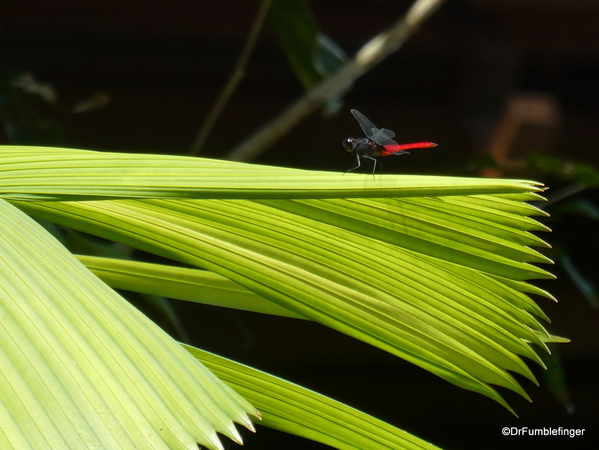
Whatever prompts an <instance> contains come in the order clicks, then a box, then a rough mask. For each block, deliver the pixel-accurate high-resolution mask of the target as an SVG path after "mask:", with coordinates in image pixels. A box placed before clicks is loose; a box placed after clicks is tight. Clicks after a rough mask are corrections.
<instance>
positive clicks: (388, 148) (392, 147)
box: [381, 142, 437, 156]
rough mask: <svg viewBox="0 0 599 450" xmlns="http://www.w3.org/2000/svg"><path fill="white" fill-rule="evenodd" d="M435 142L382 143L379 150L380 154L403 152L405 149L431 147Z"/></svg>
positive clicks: (434, 145)
mask: <svg viewBox="0 0 599 450" xmlns="http://www.w3.org/2000/svg"><path fill="white" fill-rule="evenodd" d="M436 146H437V144H435V143H434V142H414V143H413V144H388V145H383V146H382V147H383V150H381V156H389V155H394V154H395V153H399V152H403V151H405V150H411V149H413V148H431V147H436Z"/></svg>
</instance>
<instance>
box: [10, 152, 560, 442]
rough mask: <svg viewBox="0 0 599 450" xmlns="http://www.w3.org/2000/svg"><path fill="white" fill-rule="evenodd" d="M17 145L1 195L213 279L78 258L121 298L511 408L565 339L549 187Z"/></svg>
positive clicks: (29, 209)
mask: <svg viewBox="0 0 599 450" xmlns="http://www.w3.org/2000/svg"><path fill="white" fill-rule="evenodd" d="M19 148H20V149H21V151H20V152H19V151H18V149H19ZM19 148H10V149H8V150H7V152H6V153H3V154H2V155H3V156H0V197H4V198H6V199H8V200H9V201H10V202H11V203H13V204H14V205H15V206H17V207H19V208H20V209H22V210H23V211H25V212H26V213H28V214H30V215H32V216H34V217H38V218H42V219H46V220H49V221H52V222H55V223H58V224H61V225H65V226H69V227H72V228H74V229H77V230H81V231H84V232H86V233H89V234H94V235H97V236H101V237H103V238H106V239H110V240H114V241H117V242H121V243H124V244H128V245H130V246H132V247H134V248H138V249H141V250H144V251H147V252H151V253H154V254H156V255H160V256H163V257H166V258H170V259H172V260H174V261H178V262H183V263H186V264H189V265H192V266H195V267H197V268H199V269H202V270H194V269H180V268H177V267H170V266H158V265H144V264H140V263H134V262H121V263H114V264H113V263H112V262H111V261H110V260H102V259H99V258H89V257H81V258H80V259H81V261H82V262H84V263H85V264H86V265H88V267H89V268H90V269H91V270H92V271H94V272H95V273H96V274H97V275H98V276H100V277H101V278H103V279H104V280H105V281H106V282H107V283H108V284H109V285H111V286H114V287H118V288H123V289H130V290H137V291H139V292H146V293H157V294H160V295H167V296H170V297H173V298H181V299H188V300H193V301H199V300H200V299H201V298H204V297H207V298H206V300H205V301H206V302H207V303H210V304H221V305H223V306H228V307H238V308H241V309H247V310H251V311H262V312H267V313H269V314H279V315H286V316H288V317H301V318H304V319H310V320H314V321H317V322H319V323H322V324H323V325H326V326H328V327H331V328H333V329H336V330H338V331H340V332H343V333H346V334H348V335H350V336H353V337H355V338H357V339H361V340H363V341H364V342H367V343H370V344H371V345H374V346H377V347H379V348H381V349H383V350H385V351H388V352H390V353H392V354H394V355H397V356H398V357H401V358H403V359H405V360H407V361H410V362H412V363H414V364H416V365H418V366H420V367H423V368H425V369H426V370H429V371H431V372H432V373H435V374H437V375H438V376H440V377H442V378H444V379H446V380H448V381H450V382H452V383H454V384H456V385H458V386H460V387H462V388H465V389H470V390H473V391H476V392H479V393H481V394H483V395H486V396H488V397H490V398H492V399H494V400H496V401H498V402H500V403H501V404H503V405H504V406H505V407H506V408H508V409H509V408H510V407H509V405H507V403H506V402H505V401H504V400H503V398H502V397H501V395H500V394H499V393H498V392H497V391H496V390H495V388H494V387H493V386H502V387H505V388H508V389H511V390H513V391H515V392H518V393H519V394H520V395H522V396H524V397H525V398H528V396H527V394H526V392H525V391H524V390H523V389H522V387H521V386H520V384H519V383H518V382H517V381H516V379H515V378H514V377H513V376H512V375H511V372H514V373H518V374H520V375H522V376H524V377H526V378H529V379H531V380H533V381H535V379H534V376H533V375H532V372H531V371H530V369H529V368H528V366H527V365H526V364H525V363H524V360H523V358H527V359H530V360H533V361H535V362H537V363H539V364H541V365H542V362H541V360H540V358H539V356H538V355H537V353H536V351H535V345H536V348H540V349H543V348H546V347H545V343H546V342H556V341H558V339H557V338H555V337H552V336H550V335H549V334H548V333H547V332H546V331H545V330H544V328H543V326H542V325H541V323H540V322H539V320H538V318H541V319H547V318H546V316H545V315H544V313H543V312H542V310H541V309H540V308H539V307H538V306H537V305H536V303H535V302H533V301H532V299H531V298H530V297H529V294H535V295H541V296H545V297H548V298H552V297H551V295H550V294H548V293H546V292H544V291H542V290H540V289H538V288H536V287H535V286H533V285H531V284H529V283H528V282H527V280H530V279H535V278H551V277H552V275H550V274H549V273H548V272H546V271H544V270H542V269H540V268H538V267H537V266H536V265H534V264H536V263H546V262H550V261H549V260H548V259H547V258H545V257H544V256H543V255H542V254H540V253H539V252H537V251H535V250H532V249H531V248H530V247H531V246H546V244H545V243H544V242H543V241H542V240H540V239H539V238H538V237H536V236H535V235H533V234H532V233H531V231H542V230H546V228H545V227H543V226H542V225H540V224H539V223H538V222H536V221H535V220H533V219H531V218H530V216H534V215H540V214H542V212H541V211H539V210H538V209H536V208H534V207H532V206H529V205H527V204H526V203H524V202H526V201H531V200H539V199H540V197H539V196H538V194H537V193H538V192H540V191H541V187H540V186H539V185H538V184H537V183H533V182H528V181H519V180H498V179H468V178H452V177H426V176H393V175H386V176H377V177H372V176H365V175H357V174H347V175H341V174H337V173H327V172H313V171H303V170H293V169H284V168H277V167H268V166H254V165H248V164H241V163H232V162H223V161H212V160H205V159H199V158H198V159H192V158H185V157H171V156H155V155H152V156H149V155H120V154H109V153H96V152H83V151H76V150H68V151H63V149H47V148H21V147H19ZM72 200H78V201H72ZM196 287H199V288H200V289H202V291H201V292H202V295H201V296H200V295H195V294H193V293H192V292H193V291H194V289H195V288H196ZM233 384H234V383H233ZM240 392H241V391H240ZM242 394H243V392H242ZM250 400H251V399H250ZM291 407H292V406H291V405H290V408H291ZM273 426H275V427H276V425H273ZM218 431H220V430H218ZM321 441H322V442H326V439H324V438H323V439H321ZM340 448H341V447H340ZM389 448H396V447H389ZM406 448H409V447H406Z"/></svg>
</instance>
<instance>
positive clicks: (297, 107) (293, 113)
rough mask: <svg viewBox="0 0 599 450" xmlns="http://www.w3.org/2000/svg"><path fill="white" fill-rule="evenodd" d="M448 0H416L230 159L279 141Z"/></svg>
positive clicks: (252, 153) (248, 157)
mask: <svg viewBox="0 0 599 450" xmlns="http://www.w3.org/2000/svg"><path fill="white" fill-rule="evenodd" d="M444 1H445V0H416V2H415V3H414V4H413V5H412V7H411V8H410V10H409V11H408V13H407V14H406V15H405V16H404V17H402V18H401V19H400V20H398V21H397V22H396V23H395V24H394V25H393V26H392V27H391V28H389V29H388V30H386V31H384V32H382V33H381V34H379V35H378V36H376V37H374V38H373V39H372V40H370V41H369V42H368V43H367V44H366V45H364V47H362V49H360V51H359V52H358V53H357V54H356V56H355V57H354V59H352V60H351V61H349V62H348V63H347V64H346V65H345V66H343V67H342V68H341V69H340V70H339V71H338V72H336V73H335V74H334V75H332V76H330V77H329V78H327V79H325V80H323V81H322V82H321V83H320V84H319V85H318V86H316V87H315V88H314V89H312V90H311V91H309V92H307V93H306V94H305V95H304V96H303V97H302V98H300V99H299V100H297V101H296V102H295V103H293V104H292V105H291V106H289V107H288V108H287V109H286V110H285V111H284V112H283V113H282V114H281V115H279V116H278V117H277V118H275V119H274V120H272V121H271V122H270V123H268V124H267V125H266V126H264V127H263V128H262V129H260V130H258V131H257V132H256V133H255V134H254V135H252V136H251V137H250V138H249V139H247V140H245V141H244V143H243V144H241V145H239V146H238V147H237V148H235V149H234V150H232V151H231V152H230V153H229V155H228V159H231V160H233V161H250V160H252V159H254V158H256V157H257V156H258V155H259V154H260V153H262V152H264V151H265V150H266V149H267V148H268V147H270V146H271V145H273V144H274V143H275V142H277V141H278V140H279V139H280V138H281V137H283V136H284V135H285V134H287V133H288V132H289V131H290V130H291V129H293V128H294V127H295V126H296V125H297V124H298V123H299V122H301V121H302V120H303V119H304V118H305V117H306V116H308V115H309V114H311V113H312V112H314V111H315V110H316V109H318V108H319V107H320V106H321V105H322V104H323V103H324V102H325V101H326V100H327V99H329V98H330V97H332V96H334V95H338V94H341V93H342V92H344V91H346V90H348V89H349V87H350V86H351V85H352V84H353V83H354V81H355V80H356V79H358V78H359V77H361V76H362V75H364V74H365V73H366V72H368V70H370V69H371V68H372V67H374V66H375V65H376V64H378V63H379V62H381V61H382V60H384V59H385V58H387V57H388V56H389V55H390V54H392V53H393V52H395V51H396V50H397V49H398V48H399V47H401V45H402V44H403V43H404V42H405V41H406V40H407V39H408V38H409V37H410V36H411V35H412V34H413V33H414V32H415V31H416V29H417V28H418V27H419V26H420V25H421V24H422V23H423V22H424V21H425V20H426V19H428V18H429V17H430V16H431V15H432V14H433V13H434V12H435V11H436V10H437V8H439V7H440V6H441V4H442V3H443V2H444Z"/></svg>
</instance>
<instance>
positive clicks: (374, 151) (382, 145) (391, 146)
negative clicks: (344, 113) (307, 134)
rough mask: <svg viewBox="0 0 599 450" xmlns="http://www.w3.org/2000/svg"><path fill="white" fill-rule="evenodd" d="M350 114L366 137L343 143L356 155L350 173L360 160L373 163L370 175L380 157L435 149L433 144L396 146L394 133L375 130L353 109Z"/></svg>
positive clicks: (419, 143)
mask: <svg viewBox="0 0 599 450" xmlns="http://www.w3.org/2000/svg"><path fill="white" fill-rule="evenodd" d="M351 113H352V114H353V116H354V117H355V118H356V120H357V121H358V123H359V124H360V128H362V131H363V132H364V134H365V135H366V137H365V138H359V139H356V138H346V139H345V140H344V141H343V148H345V150H347V151H348V152H350V153H353V154H355V155H356V165H355V166H354V167H352V168H351V169H349V170H348V172H352V171H354V170H356V169H357V168H358V167H360V166H361V165H362V160H361V159H360V158H366V159H370V160H371V161H372V162H373V165H372V174H373V175H374V173H375V171H376V162H377V159H376V158H379V157H381V156H389V155H405V154H409V153H410V152H408V151H407V150H410V149H414V148H431V147H436V146H437V144H435V143H434V142H414V143H412V144H398V143H397V142H395V141H394V140H393V138H394V137H395V133H394V132H393V131H391V130H388V129H386V128H377V127H375V126H374V124H373V123H372V122H371V121H370V120H368V119H367V118H366V116H365V115H364V114H362V113H361V112H360V111H357V110H355V109H352V110H351Z"/></svg>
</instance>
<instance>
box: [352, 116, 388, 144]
mask: <svg viewBox="0 0 599 450" xmlns="http://www.w3.org/2000/svg"><path fill="white" fill-rule="evenodd" d="M351 113H352V114H353V116H354V117H355V118H356V120H357V121H358V123H359V124H360V128H362V131H363V132H364V134H365V135H366V137H367V138H370V139H372V140H373V141H374V142H376V143H377V144H381V145H389V144H395V145H397V142H395V141H394V140H393V139H391V138H393V137H395V133H394V132H393V131H391V130H388V129H386V128H381V129H378V128H377V127H376V126H374V124H373V123H372V122H371V121H370V120H368V118H367V117H366V116H365V115H364V114H362V113H361V112H360V111H358V110H355V109H352V110H351Z"/></svg>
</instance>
